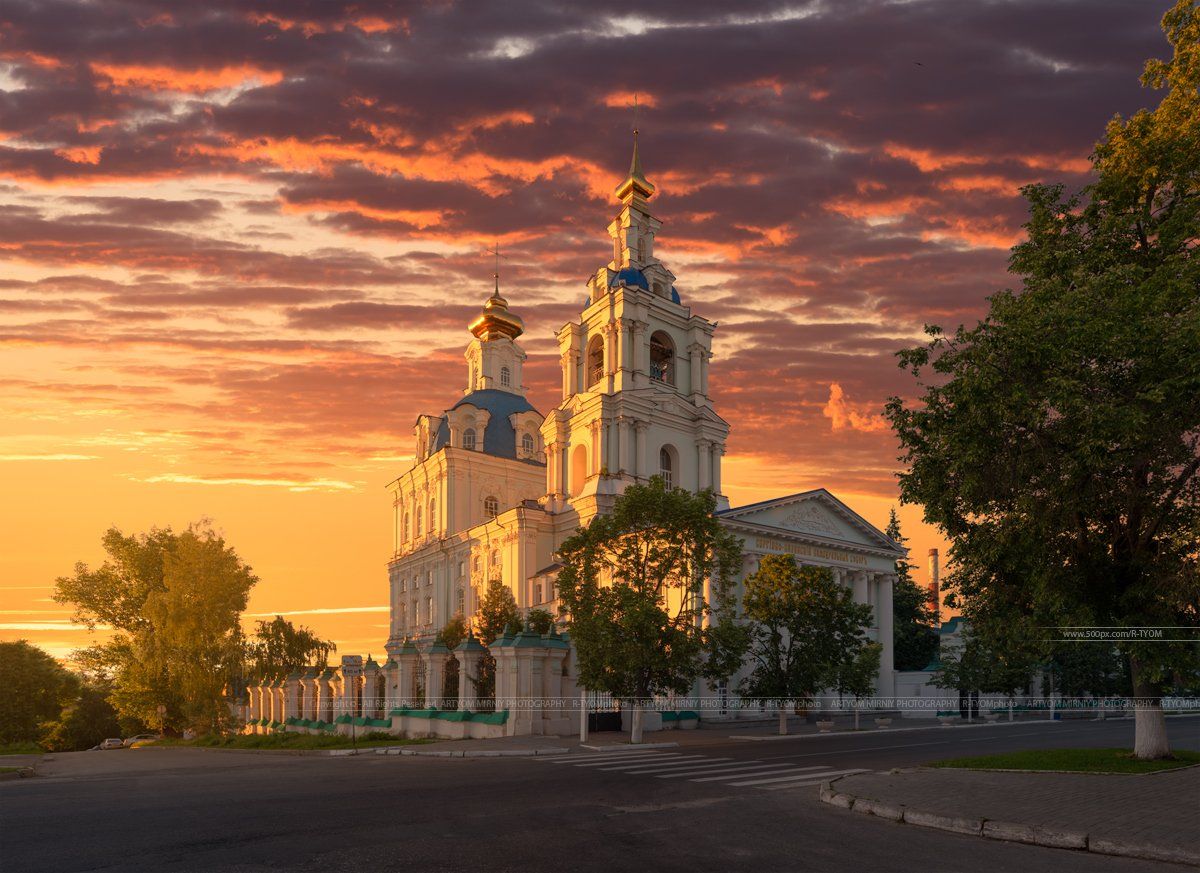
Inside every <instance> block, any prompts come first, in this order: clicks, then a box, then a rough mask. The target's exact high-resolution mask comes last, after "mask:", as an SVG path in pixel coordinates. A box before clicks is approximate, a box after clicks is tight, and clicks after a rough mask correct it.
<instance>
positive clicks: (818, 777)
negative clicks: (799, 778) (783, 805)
mask: <svg viewBox="0 0 1200 873" xmlns="http://www.w3.org/2000/svg"><path fill="white" fill-rule="evenodd" d="M856 772H858V773H865V772H866V771H865V770H857V771H856V770H851V771H850V773H856ZM847 775H849V774H847ZM832 776H833V774H832V773H814V774H812V777H811V778H808V779H805V780H804V781H803V782H785V783H783V784H782V785H763V786H762V789H761V790H763V791H782V790H783V789H785V788H805V787H811V786H813V785H820V784H821V783H823V782H825V781H827V780H828V779H830V778H831V777H832Z"/></svg>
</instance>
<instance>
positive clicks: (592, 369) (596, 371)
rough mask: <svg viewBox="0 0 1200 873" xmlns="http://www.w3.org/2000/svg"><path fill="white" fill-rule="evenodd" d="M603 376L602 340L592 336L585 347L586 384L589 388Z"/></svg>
mask: <svg viewBox="0 0 1200 873" xmlns="http://www.w3.org/2000/svg"><path fill="white" fill-rule="evenodd" d="M603 378H604V340H603V339H602V338H601V337H600V336H594V337H592V338H591V340H590V341H589V342H588V347H587V386H588V387H589V388H591V387H592V386H593V385H596V384H598V383H599V382H600V380H601V379H603Z"/></svg>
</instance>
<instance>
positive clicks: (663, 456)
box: [658, 446, 675, 488]
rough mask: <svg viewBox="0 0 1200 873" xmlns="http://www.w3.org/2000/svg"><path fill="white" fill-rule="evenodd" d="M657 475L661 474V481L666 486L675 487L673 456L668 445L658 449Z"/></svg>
mask: <svg viewBox="0 0 1200 873" xmlns="http://www.w3.org/2000/svg"><path fill="white" fill-rule="evenodd" d="M658 475H660V476H662V479H663V483H664V484H665V485H666V486H667V487H668V488H674V487H675V458H674V457H673V456H672V452H671V447H670V446H663V447H662V448H661V449H659V450H658Z"/></svg>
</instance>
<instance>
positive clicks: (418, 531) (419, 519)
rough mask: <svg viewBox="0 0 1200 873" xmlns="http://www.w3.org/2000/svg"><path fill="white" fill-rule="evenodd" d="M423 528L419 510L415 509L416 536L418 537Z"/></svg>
mask: <svg viewBox="0 0 1200 873" xmlns="http://www.w3.org/2000/svg"><path fill="white" fill-rule="evenodd" d="M422 533H424V530H423V529H422V527H421V511H420V510H417V537H418V538H420V536H421V534H422Z"/></svg>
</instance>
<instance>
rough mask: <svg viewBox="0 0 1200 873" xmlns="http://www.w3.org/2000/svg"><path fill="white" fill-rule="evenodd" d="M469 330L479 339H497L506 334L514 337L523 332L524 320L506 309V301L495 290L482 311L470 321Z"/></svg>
mask: <svg viewBox="0 0 1200 873" xmlns="http://www.w3.org/2000/svg"><path fill="white" fill-rule="evenodd" d="M469 330H470V331H471V333H473V334H475V336H476V337H477V338H479V339H481V340H489V339H497V338H498V337H502V336H506V337H508V338H509V339H516V338H517V337H519V336H520V335H521V334H523V333H524V332H525V322H523V321H522V320H521V317H520V316H519V315H517V314H516V313H515V312H510V311H509V309H508V301H507V300H505V299H504V298H503V297H501V296H500V291H499V290H497V291H495V292H494V293H493V294H492V296H491V297H489V298H488V301H487V303H485V304H483V312H481V313H479V315H477V316H476V317H475V320H474V321H472V322H471V324H470V327H469Z"/></svg>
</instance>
